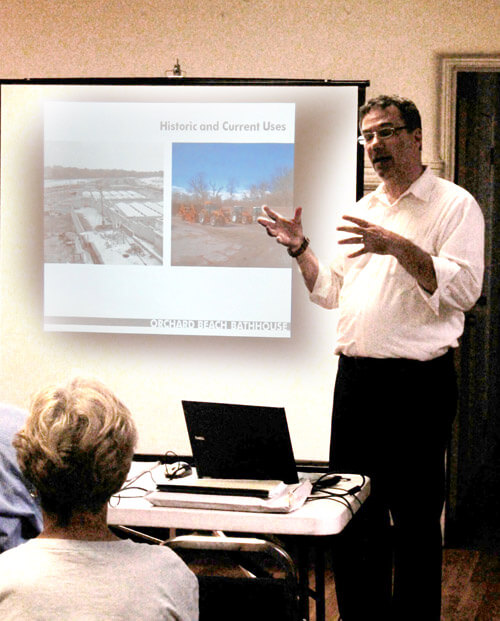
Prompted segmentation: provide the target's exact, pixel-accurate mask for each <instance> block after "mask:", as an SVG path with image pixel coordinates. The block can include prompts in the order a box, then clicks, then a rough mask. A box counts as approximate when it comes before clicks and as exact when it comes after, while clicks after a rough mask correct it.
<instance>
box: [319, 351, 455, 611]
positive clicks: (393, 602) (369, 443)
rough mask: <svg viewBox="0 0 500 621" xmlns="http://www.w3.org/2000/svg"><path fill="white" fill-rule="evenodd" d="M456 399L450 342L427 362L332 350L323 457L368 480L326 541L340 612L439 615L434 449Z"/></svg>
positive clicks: (441, 449)
mask: <svg viewBox="0 0 500 621" xmlns="http://www.w3.org/2000/svg"><path fill="white" fill-rule="evenodd" d="M456 405H457V384H456V375H455V369H454V364H453V353H452V351H451V350H450V351H449V352H448V353H447V354H445V355H444V356H442V357H440V358H437V359H435V360H431V361H428V362H420V361H416V360H405V359H390V360H385V359H383V360H379V359H374V358H349V357H345V356H341V357H340V360H339V367H338V373H337V380H336V385H335V393H334V404H333V423H332V437H331V447H330V466H331V469H332V470H333V471H335V472H344V473H362V474H366V475H368V476H369V477H370V478H371V485H372V493H371V496H370V498H369V499H368V501H367V502H366V503H365V505H364V506H363V507H362V509H361V510H360V511H359V512H358V514H356V516H355V518H354V519H353V520H352V521H351V523H350V524H349V525H348V527H347V528H346V529H345V531H344V533H343V534H342V535H340V536H339V537H338V538H337V539H336V542H335V544H334V545H335V548H334V554H333V563H334V566H333V568H334V573H335V585H336V590H337V599H338V603H339V608H340V614H341V617H342V619H343V621H352V620H356V621H358V620H363V621H366V620H367V619H372V618H383V619H398V620H401V621H410V620H412V619H415V620H416V619H418V620H419V621H434V620H436V621H439V618H440V608H441V561H442V539H441V528H440V516H441V512H442V508H443V504H444V494H445V468H444V457H445V450H446V447H447V444H448V439H449V435H450V431H451V423H452V420H453V417H454V415H455V411H456ZM391 517H392V524H393V526H392V527H391Z"/></svg>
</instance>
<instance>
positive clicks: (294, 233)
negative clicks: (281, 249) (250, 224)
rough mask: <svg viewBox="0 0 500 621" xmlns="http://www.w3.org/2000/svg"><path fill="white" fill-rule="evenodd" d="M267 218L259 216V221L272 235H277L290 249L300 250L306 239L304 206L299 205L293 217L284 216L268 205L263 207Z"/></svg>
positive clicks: (279, 240) (280, 242) (278, 239)
mask: <svg viewBox="0 0 500 621" xmlns="http://www.w3.org/2000/svg"><path fill="white" fill-rule="evenodd" d="M262 209H263V211H264V212H265V213H266V215H267V218H265V217H260V218H257V222H258V223H259V224H261V225H262V226H263V227H264V228H265V229H266V231H267V234H268V235H270V236H271V237H275V238H276V241H277V242H278V243H279V244H282V245H283V246H286V247H287V248H290V250H292V252H293V251H295V250H298V249H299V248H300V246H301V244H302V242H303V241H304V233H303V231H302V207H297V209H296V210H295V214H294V217H293V218H292V219H289V218H284V217H283V216H281V215H280V214H279V213H278V212H276V211H273V210H272V209H271V208H270V207H268V206H267V205H264V206H263V207H262Z"/></svg>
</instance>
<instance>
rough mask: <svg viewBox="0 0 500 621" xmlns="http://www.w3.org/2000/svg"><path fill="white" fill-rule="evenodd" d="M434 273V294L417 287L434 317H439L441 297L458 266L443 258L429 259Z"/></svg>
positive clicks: (458, 269) (457, 270) (455, 273)
mask: <svg viewBox="0 0 500 621" xmlns="http://www.w3.org/2000/svg"><path fill="white" fill-rule="evenodd" d="M431 258H432V263H433V265H434V271H435V272H436V281H437V287H436V290H435V291H434V293H429V292H428V291H426V290H425V289H424V288H423V287H421V286H420V285H418V290H419V291H420V295H421V296H422V297H423V299H424V301H425V302H426V304H427V305H428V306H429V308H430V309H431V310H432V312H433V313H434V314H435V315H439V304H440V302H441V299H442V297H443V295H445V294H446V291H447V288H448V285H449V284H450V282H451V281H452V280H453V278H455V276H456V275H457V273H458V272H459V271H460V266H459V265H457V264H456V263H455V262H454V261H450V260H449V259H445V258H444V257H431Z"/></svg>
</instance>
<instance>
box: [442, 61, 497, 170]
mask: <svg viewBox="0 0 500 621" xmlns="http://www.w3.org/2000/svg"><path fill="white" fill-rule="evenodd" d="M440 61H441V67H440V69H441V119H440V121H441V122H440V157H441V159H442V161H443V166H444V167H443V177H444V178H445V179H448V180H449V181H454V176H455V131H456V122H455V118H456V111H457V74H458V73H459V72H460V71H474V72H480V71H484V72H495V71H500V56H441V59H440Z"/></svg>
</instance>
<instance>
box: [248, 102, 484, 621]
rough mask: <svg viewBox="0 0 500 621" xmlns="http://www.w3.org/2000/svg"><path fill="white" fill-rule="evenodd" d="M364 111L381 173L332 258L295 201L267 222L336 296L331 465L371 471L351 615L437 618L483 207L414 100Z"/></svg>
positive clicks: (341, 568) (351, 563) (338, 557)
mask: <svg viewBox="0 0 500 621" xmlns="http://www.w3.org/2000/svg"><path fill="white" fill-rule="evenodd" d="M360 119H361V121H360V122H361V136H360V142H361V143H362V144H364V146H365V149H366V152H367V154H368V156H369V158H370V161H371V163H372V165H373V167H374V169H375V172H376V173H377V175H378V176H379V177H380V179H381V180H382V183H381V185H380V186H379V187H378V188H377V189H376V190H375V192H372V193H371V194H368V195H367V196H365V197H363V198H362V199H361V200H360V201H359V202H358V203H357V205H356V212H355V215H346V216H344V217H343V220H344V221H343V222H342V223H341V225H340V226H339V227H338V230H339V231H341V232H342V233H347V234H348V236H347V237H346V238H344V239H342V240H341V241H339V249H338V253H337V255H336V257H335V259H334V261H333V263H332V264H331V265H328V266H325V265H323V264H322V263H321V262H320V261H319V259H318V258H317V257H316V256H315V255H314V253H313V252H312V250H311V248H310V246H309V240H308V239H307V238H306V237H305V236H304V233H303V230H302V224H301V215H302V211H301V208H300V207H299V208H297V209H296V211H295V215H294V218H293V219H287V218H283V217H282V216H281V215H279V214H278V213H276V212H275V211H273V210H272V209H269V208H267V207H266V208H265V212H266V214H267V218H260V219H259V222H260V224H262V225H263V226H264V227H265V228H266V230H267V232H268V234H269V235H271V236H272V237H275V238H276V239H277V241H278V243H281V244H283V245H284V246H286V247H287V250H288V253H289V254H290V255H291V256H292V257H295V258H296V259H297V262H298V265H299V267H300V270H301V272H302V275H303V277H304V281H305V283H306V285H307V287H308V289H309V291H310V298H311V300H312V301H313V302H315V303H317V304H320V305H321V306H324V307H325V308H338V309H339V321H338V329H337V342H336V345H335V352H336V353H337V354H339V355H340V359H339V367H338V373H337V379H336V385H335V394H334V407H333V424H332V438H331V447H330V466H331V468H332V469H333V470H335V471H337V472H342V471H343V472H363V473H364V474H367V475H369V476H370V477H371V479H372V495H371V498H370V500H369V502H368V503H366V507H365V508H364V510H363V512H361V513H360V519H358V520H355V521H353V523H352V525H351V527H349V528H348V529H347V530H346V533H345V536H344V537H343V538H342V540H341V541H340V543H339V545H338V548H337V550H336V552H335V554H334V561H335V563H336V567H335V577H336V588H337V596H338V600H339V607H340V611H341V616H342V619H343V621H350V620H351V619H356V620H357V619H363V620H364V619H368V618H371V616H372V615H374V613H378V615H377V616H380V617H382V618H385V619H401V620H405V621H407V620H410V619H420V620H421V619H425V620H426V621H432V620H439V618H440V605H441V546H442V542H441V532H440V515H441V511H442V507H443V502H444V453H445V449H446V445H447V441H448V437H449V432H450V428H451V422H452V419H453V416H454V414H455V409H456V399H457V395H456V377H455V372H454V364H453V353H452V352H453V349H454V348H455V347H457V344H458V338H459V337H460V335H461V334H462V331H463V326H464V312H465V311H466V310H468V309H470V308H471V307H472V306H473V305H474V303H475V301H476V300H477V298H478V297H479V295H480V293H481V286H482V277H483V252H484V250H483V248H484V220H483V216H482V213H481V210H480V208H479V206H478V205H477V203H476V201H475V200H474V198H473V197H472V196H471V195H470V194H469V193H468V192H466V191H465V190H464V189H462V188H460V187H458V186H456V185H455V184H452V183H450V182H448V181H445V180H443V179H438V178H436V177H435V176H434V175H433V173H432V171H431V170H430V169H427V168H425V167H424V166H423V164H422V160H421V151H422V127H421V120H420V114H419V112H418V110H417V108H416V106H415V104H413V102H411V101H409V100H407V99H403V98H399V97H387V96H381V97H378V98H376V99H373V100H370V101H369V102H368V103H367V104H366V105H365V106H363V107H362V108H361V110H360ZM353 245H354V249H353ZM390 518H392V521H393V524H394V528H393V529H391V528H390ZM392 539H394V541H392ZM393 548H394V587H392V569H393V567H392V565H393V558H392V554H393Z"/></svg>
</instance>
